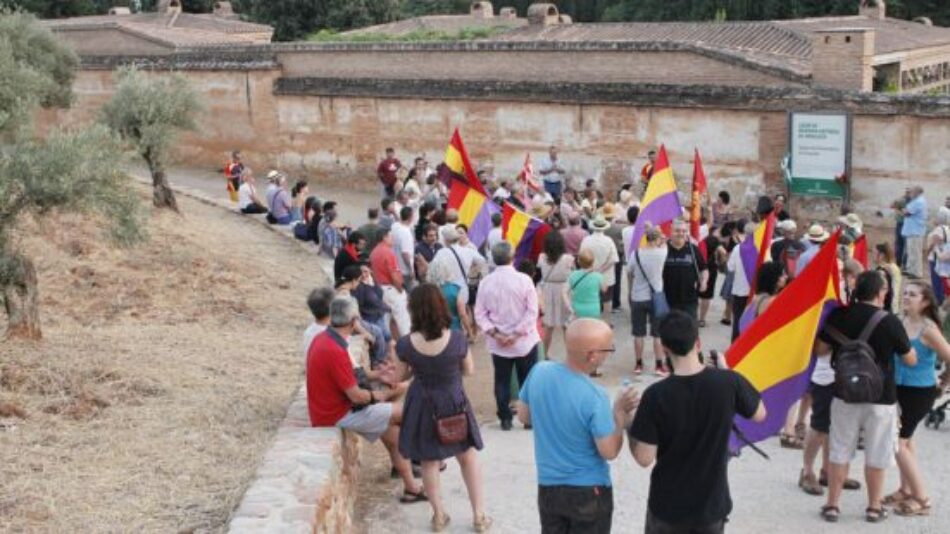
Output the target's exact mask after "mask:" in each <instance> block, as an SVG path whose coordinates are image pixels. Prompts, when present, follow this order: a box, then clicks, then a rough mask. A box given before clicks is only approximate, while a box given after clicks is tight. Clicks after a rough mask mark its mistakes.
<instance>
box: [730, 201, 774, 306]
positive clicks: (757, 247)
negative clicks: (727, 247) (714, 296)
mask: <svg viewBox="0 0 950 534" xmlns="http://www.w3.org/2000/svg"><path fill="white" fill-rule="evenodd" d="M773 233H775V214H774V213H771V214H769V216H768V217H767V218H766V219H765V220H764V221H762V222H760V223H759V226H757V227H756V229H755V231H754V232H752V233H751V234H749V235H747V236H746V237H745V240H744V241H743V242H742V243H741V244H740V245H739V258H740V259H741V260H742V270H743V272H744V273H745V277H746V281H748V282H749V295H750V296H751V295H755V279H756V275H757V274H758V272H759V267H761V266H762V264H763V263H765V262H767V261H770V260H771V254H770V252H769V251H770V249H771V248H772V234H773Z"/></svg>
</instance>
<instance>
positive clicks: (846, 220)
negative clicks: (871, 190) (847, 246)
mask: <svg viewBox="0 0 950 534" xmlns="http://www.w3.org/2000/svg"><path fill="white" fill-rule="evenodd" d="M838 227H839V228H841V233H842V234H843V235H846V236H848V238H849V239H851V242H852V243H854V242H855V241H857V240H858V238H859V237H861V234H862V233H863V231H864V223H863V222H861V217H858V214H857V213H849V214H847V215H843V216H841V217H838Z"/></svg>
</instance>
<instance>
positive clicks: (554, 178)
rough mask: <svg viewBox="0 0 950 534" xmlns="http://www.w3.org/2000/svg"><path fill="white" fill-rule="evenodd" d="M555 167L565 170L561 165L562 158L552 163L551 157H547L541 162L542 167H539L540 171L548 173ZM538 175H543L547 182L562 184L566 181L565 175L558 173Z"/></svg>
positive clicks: (541, 173)
mask: <svg viewBox="0 0 950 534" xmlns="http://www.w3.org/2000/svg"><path fill="white" fill-rule="evenodd" d="M554 167H561V168H564V165H562V164H561V158H557V159H556V160H553V161H552V160H551V156H545V157H544V159H542V160H541V165H539V166H538V170H539V171H547V170H548V169H553V168H554ZM538 174H540V175H541V178H542V179H543V180H544V181H545V182H558V183H560V182H563V181H564V174H563V173H560V172H558V171H551V172H549V173H547V174H544V173H543V172H539V173H538Z"/></svg>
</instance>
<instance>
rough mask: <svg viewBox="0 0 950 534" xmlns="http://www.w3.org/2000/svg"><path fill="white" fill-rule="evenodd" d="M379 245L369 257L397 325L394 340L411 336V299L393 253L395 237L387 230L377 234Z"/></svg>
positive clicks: (377, 281) (382, 229) (384, 229)
mask: <svg viewBox="0 0 950 534" xmlns="http://www.w3.org/2000/svg"><path fill="white" fill-rule="evenodd" d="M377 235H378V236H379V243H378V244H377V245H376V247H375V248H374V249H373V252H372V253H370V255H369V266H370V269H371V270H372V271H373V278H375V279H376V283H377V284H379V286H380V288H381V289H382V290H383V302H385V303H386V305H387V306H389V309H390V310H391V317H390V318H391V319H392V322H394V323H396V324H395V329H394V330H393V339H398V338H400V337H402V336H408V335H409V326H410V320H409V298H408V295H406V291H405V287H404V286H403V283H404V280H403V276H402V271H400V270H399V262H398V260H397V259H396V253H395V251H393V235H392V232H390V231H389V230H388V229H386V228H380V229H379V231H378V232H377Z"/></svg>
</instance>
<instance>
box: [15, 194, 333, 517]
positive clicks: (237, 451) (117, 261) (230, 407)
mask: <svg viewBox="0 0 950 534" xmlns="http://www.w3.org/2000/svg"><path fill="white" fill-rule="evenodd" d="M181 202H182V208H183V212H184V213H185V216H184V217H179V216H176V215H173V214H168V213H153V214H152V216H151V220H150V230H149V232H150V234H151V239H150V240H149V241H148V242H147V243H145V244H143V245H140V246H138V247H136V248H134V249H131V250H122V249H116V248H113V247H112V246H111V245H109V244H108V242H107V241H105V240H103V239H102V238H101V231H100V229H99V224H100V221H97V220H95V219H88V218H81V217H76V216H59V217H54V218H52V219H50V220H48V221H46V222H45V223H44V224H35V223H31V224H28V225H26V226H25V227H24V228H23V232H21V233H22V234H23V235H28V236H29V237H26V238H24V239H23V245H24V246H25V247H26V249H27V250H28V251H29V253H30V254H31V255H32V257H33V258H34V259H35V261H36V263H37V268H38V271H39V277H40V292H41V300H42V308H41V313H42V320H43V329H44V335H45V339H44V341H43V342H42V343H39V344H28V343H20V342H13V341H3V342H2V344H0V531H3V532H11V531H12V532H20V531H30V532H34V531H41V532H218V531H222V530H223V529H224V528H225V527H226V525H227V520H228V518H229V515H230V513H231V511H232V510H233V509H234V507H235V506H236V505H237V503H238V502H239V500H240V497H241V495H242V494H243V492H244V490H245V489H246V487H247V485H248V483H249V482H250V479H251V477H252V476H253V473H254V471H255V469H256V467H257V465H258V462H259V460H260V457H261V455H262V454H263V452H264V450H265V449H266V447H267V445H268V444H269V442H270V441H271V439H272V437H273V433H274V431H275V429H276V426H277V424H278V423H279V422H280V420H281V418H282V417H283V414H284V411H285V409H286V406H287V403H288V402H289V400H290V398H291V396H292V394H293V392H294V390H295V388H296V387H297V386H298V385H299V383H300V381H301V380H302V377H303V365H302V358H301V356H300V354H299V337H300V334H301V332H302V329H303V328H304V327H305V326H306V324H307V323H308V321H309V318H308V316H307V310H306V306H305V298H306V294H307V291H309V289H311V288H312V287H313V286H314V285H315V284H316V283H317V282H318V281H319V280H320V277H321V276H322V275H320V274H319V269H317V267H316V265H315V264H314V259H313V257H312V256H311V255H309V254H307V253H306V252H304V251H302V250H300V249H299V248H298V247H296V246H294V245H293V244H292V243H288V242H287V241H286V240H285V239H283V238H281V237H279V236H277V235H275V234H273V233H272V232H269V231H267V230H266V229H264V228H261V227H260V226H259V225H258V224H256V223H254V222H251V221H243V220H241V219H240V218H239V217H237V216H235V215H233V214H230V213H225V212H224V211H221V210H217V209H214V208H209V207H207V206H204V205H201V204H198V203H195V202H192V201H189V200H187V199H181Z"/></svg>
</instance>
